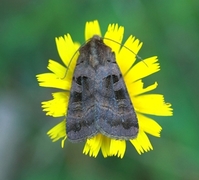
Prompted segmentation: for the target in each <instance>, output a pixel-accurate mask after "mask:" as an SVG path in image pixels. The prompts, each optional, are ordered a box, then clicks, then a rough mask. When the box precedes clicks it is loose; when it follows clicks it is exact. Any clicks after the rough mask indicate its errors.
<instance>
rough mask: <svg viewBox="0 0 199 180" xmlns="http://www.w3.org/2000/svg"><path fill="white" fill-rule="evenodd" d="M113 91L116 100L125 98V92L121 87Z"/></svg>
mask: <svg viewBox="0 0 199 180" xmlns="http://www.w3.org/2000/svg"><path fill="white" fill-rule="evenodd" d="M114 93H115V99H116V100H121V99H126V98H125V92H124V90H123V89H120V90H118V91H114Z"/></svg>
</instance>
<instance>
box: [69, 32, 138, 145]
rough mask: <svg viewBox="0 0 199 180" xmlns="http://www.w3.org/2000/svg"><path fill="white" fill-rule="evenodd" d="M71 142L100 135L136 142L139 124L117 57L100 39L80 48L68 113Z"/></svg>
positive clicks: (94, 39) (94, 37)
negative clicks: (134, 139) (134, 140)
mask: <svg viewBox="0 0 199 180" xmlns="http://www.w3.org/2000/svg"><path fill="white" fill-rule="evenodd" d="M66 119H67V125H66V131H67V136H68V139H69V140H70V141H72V142H78V141H82V140H85V139H87V138H91V137H93V136H94V135H96V134H97V133H101V134H103V135H105V136H108V137H110V138H114V139H133V138H135V137H136V136H137V134H138V129H139V128H138V120H137V117H136V113H135V110H134V107H133V105H132V102H131V99H130V97H129V94H128V92H127V89H126V85H125V82H124V80H123V77H122V75H121V71H120V69H119V67H118V65H117V63H116V59H115V54H114V52H112V50H111V48H110V47H108V46H106V45H105V44H104V43H103V41H102V39H101V38H100V37H99V36H96V35H95V36H93V37H92V38H91V39H90V40H89V41H88V42H87V43H86V44H85V45H84V46H82V47H81V48H80V55H79V57H78V60H77V64H76V67H75V71H74V76H73V80H72V87H71V92H70V98H69V105H68V111H67V117H66Z"/></svg>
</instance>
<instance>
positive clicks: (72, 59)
mask: <svg viewBox="0 0 199 180" xmlns="http://www.w3.org/2000/svg"><path fill="white" fill-rule="evenodd" d="M91 39H92V38H89V39H88V40H87V41H85V42H84V43H83V44H81V46H80V47H79V48H78V49H77V50H76V51H75V53H74V54H73V56H72V57H71V59H70V61H69V63H68V66H67V67H66V72H65V74H64V77H63V78H61V79H64V78H65V77H66V74H67V72H68V69H69V68H68V67H70V64H71V62H72V60H73V58H74V57H75V55H76V54H77V52H78V51H79V50H80V48H81V47H82V46H84V45H85V44H86V43H87V42H88V41H90V40H91Z"/></svg>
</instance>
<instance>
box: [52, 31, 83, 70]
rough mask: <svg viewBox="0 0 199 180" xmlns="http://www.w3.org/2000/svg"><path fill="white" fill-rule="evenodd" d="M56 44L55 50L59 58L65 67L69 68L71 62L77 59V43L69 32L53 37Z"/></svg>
mask: <svg viewBox="0 0 199 180" xmlns="http://www.w3.org/2000/svg"><path fill="white" fill-rule="evenodd" d="M55 41H56V44H57V50H58V53H59V56H60V58H61V59H62V61H63V63H64V64H65V65H66V67H68V68H70V67H69V66H70V64H71V62H75V63H76V61H77V57H78V56H79V52H78V49H79V46H80V45H79V44H78V43H74V42H73V40H72V38H71V36H70V34H67V35H65V36H64V37H59V38H55Z"/></svg>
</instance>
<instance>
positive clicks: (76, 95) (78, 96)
mask: <svg viewBox="0 0 199 180" xmlns="http://www.w3.org/2000/svg"><path fill="white" fill-rule="evenodd" d="M72 96H73V102H81V101H82V93H78V92H76V91H74V92H73V95H72Z"/></svg>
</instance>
